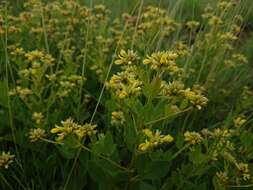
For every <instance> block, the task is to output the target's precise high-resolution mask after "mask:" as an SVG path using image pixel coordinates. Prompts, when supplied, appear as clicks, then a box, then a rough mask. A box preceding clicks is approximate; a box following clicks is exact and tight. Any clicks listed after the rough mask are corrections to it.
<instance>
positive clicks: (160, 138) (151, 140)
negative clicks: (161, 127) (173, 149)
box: [138, 129, 174, 151]
mask: <svg viewBox="0 0 253 190" xmlns="http://www.w3.org/2000/svg"><path fill="white" fill-rule="evenodd" d="M143 133H144V135H145V136H146V137H147V139H146V140H145V142H144V143H141V144H140V145H139V147H138V149H139V150H140V151H147V150H150V149H153V148H155V147H157V146H159V145H162V144H164V143H171V142H172V141H174V138H173V137H172V136H171V135H169V134H167V135H161V132H160V131H158V130H157V131H156V132H154V133H153V132H152V131H151V130H150V129H144V130H143Z"/></svg>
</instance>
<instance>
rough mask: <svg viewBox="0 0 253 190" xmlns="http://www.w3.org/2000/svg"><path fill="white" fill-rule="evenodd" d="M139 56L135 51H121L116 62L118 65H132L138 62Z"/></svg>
mask: <svg viewBox="0 0 253 190" xmlns="http://www.w3.org/2000/svg"><path fill="white" fill-rule="evenodd" d="M138 59H139V58H138V56H137V54H136V53H135V52H134V51H133V50H127V52H126V51H125V50H121V51H120V53H119V55H118V59H116V60H115V64H116V65H132V64H133V63H135V62H136V61H137V60H138Z"/></svg>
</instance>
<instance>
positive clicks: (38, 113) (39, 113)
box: [32, 112, 43, 124]
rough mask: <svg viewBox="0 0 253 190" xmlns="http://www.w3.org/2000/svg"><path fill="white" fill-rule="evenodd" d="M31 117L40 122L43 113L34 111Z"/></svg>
mask: <svg viewBox="0 0 253 190" xmlns="http://www.w3.org/2000/svg"><path fill="white" fill-rule="evenodd" d="M32 119H33V120H34V121H35V123H36V124H40V123H41V121H42V119H43V114H42V113H41V112H34V113H33V115H32Z"/></svg>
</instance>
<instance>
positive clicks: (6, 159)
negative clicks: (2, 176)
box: [0, 151, 15, 169]
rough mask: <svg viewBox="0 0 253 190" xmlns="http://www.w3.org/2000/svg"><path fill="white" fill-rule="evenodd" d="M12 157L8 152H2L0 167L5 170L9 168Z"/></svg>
mask: <svg viewBox="0 0 253 190" xmlns="http://www.w3.org/2000/svg"><path fill="white" fill-rule="evenodd" d="M14 157H15V156H14V155H11V154H10V152H7V153H6V152H4V151H3V152H2V155H0V167H4V168H5V169H8V168H9V165H10V164H11V163H12V162H13V159H14Z"/></svg>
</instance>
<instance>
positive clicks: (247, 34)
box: [10, 0, 253, 63]
mask: <svg viewBox="0 0 253 190" xmlns="http://www.w3.org/2000/svg"><path fill="white" fill-rule="evenodd" d="M44 1H45V2H49V1H52V0H44ZM77 1H79V2H80V3H84V4H87V5H91V6H92V5H94V4H101V3H102V4H104V5H106V6H107V7H109V8H110V9H111V10H112V18H113V17H114V16H118V15H120V14H121V13H122V12H129V10H134V9H135V8H136V7H137V6H138V5H139V3H143V4H144V5H156V6H157V5H160V6H161V7H163V8H166V9H167V10H168V14H172V15H171V16H173V17H175V19H178V20H181V21H183V20H186V19H192V20H197V21H202V20H201V14H202V11H203V10H204V8H205V6H206V5H207V4H216V3H217V2H218V1H219V0H77ZM231 1H244V3H243V5H244V7H241V12H242V15H244V32H243V33H242V34H241V35H243V38H242V39H243V40H242V41H241V43H240V49H241V50H243V51H244V52H245V55H246V56H247V58H248V60H249V62H251V63H252V62H253V53H252V52H253V1H252V0H231ZM24 2H26V0H10V3H11V4H12V5H13V6H14V7H15V8H16V11H17V12H19V11H20V10H21V9H22V8H23V5H24ZM175 5H176V6H175ZM170 7H173V9H175V8H177V9H176V10H170Z"/></svg>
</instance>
